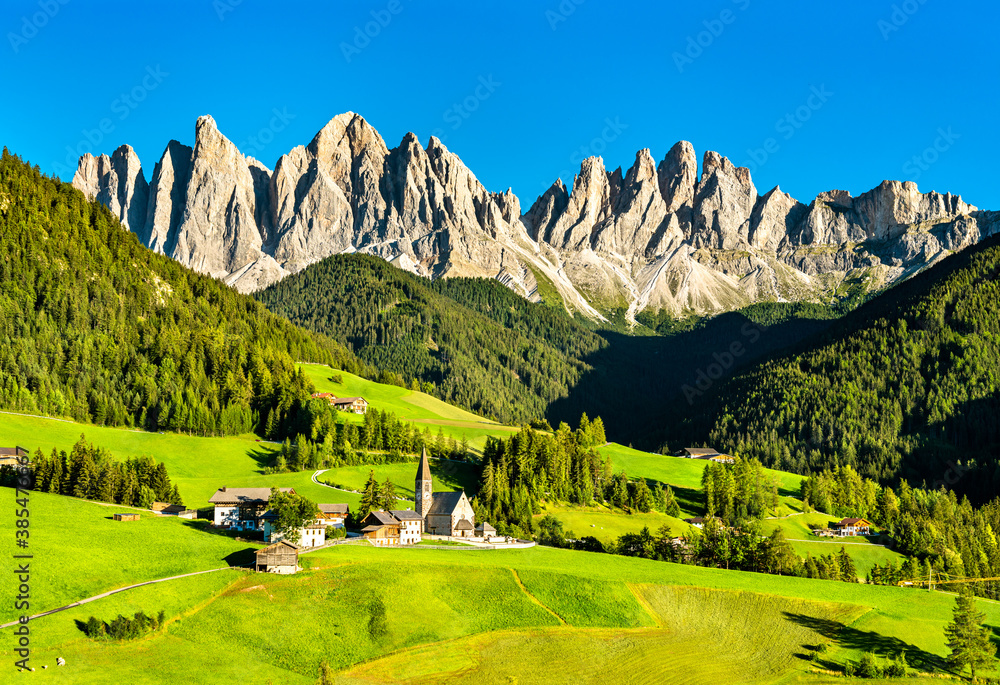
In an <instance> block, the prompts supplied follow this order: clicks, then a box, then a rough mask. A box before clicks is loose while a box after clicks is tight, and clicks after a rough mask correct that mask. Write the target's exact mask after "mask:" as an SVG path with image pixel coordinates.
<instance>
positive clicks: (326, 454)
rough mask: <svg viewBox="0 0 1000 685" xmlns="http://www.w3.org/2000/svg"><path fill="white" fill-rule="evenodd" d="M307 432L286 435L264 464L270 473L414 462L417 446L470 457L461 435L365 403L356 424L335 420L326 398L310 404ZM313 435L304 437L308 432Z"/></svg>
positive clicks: (431, 451)
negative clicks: (434, 429) (361, 418)
mask: <svg viewBox="0 0 1000 685" xmlns="http://www.w3.org/2000/svg"><path fill="white" fill-rule="evenodd" d="M308 412H309V414H310V415H311V416H312V417H314V418H312V419H310V422H309V428H307V429H306V430H308V433H300V434H299V435H298V437H296V438H295V440H291V439H288V438H286V439H285V441H284V442H283V443H282V445H281V448H280V449H279V450H278V452H277V453H276V454H275V456H274V461H273V463H272V464H271V465H270V466H269V467H268V472H269V473H285V472H288V471H305V470H314V469H318V468H327V469H330V468H337V467H340V466H361V465H366V464H401V463H406V462H410V461H414V460H416V458H417V455H418V454H420V452H421V450H423V449H425V448H426V449H427V452H428V454H429V455H430V456H432V457H435V458H439V459H454V460H457V461H466V460H468V459H470V458H471V453H470V452H469V442H468V440H467V439H466V438H465V437H464V436H463V437H462V438H461V439H459V440H456V439H455V438H454V436H447V437H446V436H445V434H444V431H443V430H442V429H441V428H440V427H439V428H438V431H437V434H436V435H435V434H432V433H431V430H430V427H429V426H424V428H423V429H422V430H421V429H420V428H418V427H417V425H416V424H414V423H410V422H408V421H403V420H402V419H400V418H399V417H398V416H396V414H394V413H393V412H391V411H388V410H384V411H380V410H378V409H376V408H375V407H369V408H368V411H367V412H365V416H364V421H362V422H361V423H360V424H358V423H354V422H353V421H347V420H343V417H340V418H338V413H337V412H335V411H333V410H332V409H331V408H329V403H328V402H327V401H326V400H324V399H313V400H311V402H310V403H309V409H308ZM307 435H308V436H311V437H306V436H307Z"/></svg>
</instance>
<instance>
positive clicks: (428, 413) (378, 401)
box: [299, 364, 517, 451]
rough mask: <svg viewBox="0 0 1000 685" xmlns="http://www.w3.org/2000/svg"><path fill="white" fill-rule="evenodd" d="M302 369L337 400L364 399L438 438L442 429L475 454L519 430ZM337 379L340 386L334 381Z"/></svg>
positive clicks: (415, 394)
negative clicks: (497, 438)
mask: <svg viewBox="0 0 1000 685" xmlns="http://www.w3.org/2000/svg"><path fill="white" fill-rule="evenodd" d="M299 368H301V369H302V371H303V372H304V373H305V375H306V376H307V377H308V378H309V379H310V380H311V381H312V382H313V384H314V385H315V386H316V389H317V391H318V392H329V393H333V394H334V395H336V396H338V397H356V396H360V397H364V398H365V399H366V400H368V401H369V402H370V403H371V404H372V405H373V406H375V407H376V408H378V409H381V410H384V411H391V412H393V413H394V414H396V415H397V416H399V417H400V418H401V419H403V420H405V421H409V422H411V423H414V424H416V425H417V427H418V428H420V429H421V430H422V429H423V428H424V427H425V426H426V427H428V428H430V429H431V432H432V434H433V435H435V436H436V435H437V432H438V430H439V429H440V430H441V431H442V432H443V433H444V434H445V435H446V436H448V437H453V438H455V439H456V440H461V439H462V438H463V437H464V438H466V439H467V440H468V441H469V445H470V446H471V447H472V448H473V450H475V451H481V450H482V447H483V443H484V442H485V441H486V437H487V436H490V435H494V436H502V435H509V434H510V433H513V432H515V431H517V429H516V428H512V427H510V426H505V425H503V424H501V423H497V422H496V421H491V420H489V419H484V418H483V417H481V416H477V415H476V414H473V413H471V412H468V411H466V410H464V409H461V408H459V407H456V406H454V405H452V404H448V403H447V402H443V401H442V400H439V399H437V398H436V397H433V396H431V395H428V394H426V393H423V392H419V391H416V390H408V389H406V388H401V387H399V386H396V385H387V384H383V383H376V382H375V381H370V380H366V379H364V378H361V377H360V376H355V375H354V374H351V373H347V372H343V371H333V370H331V369H330V367H328V366H325V365H321V364H300V365H299ZM335 376H336V377H339V378H340V379H341V382H339V383H338V382H334V381H333V380H331V379H332V378H334V377H335ZM342 416H346V419H347V420H349V421H356V422H359V423H360V422H361V421H362V420H363V417H362V416H360V415H358V414H347V415H342Z"/></svg>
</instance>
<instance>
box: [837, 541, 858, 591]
mask: <svg viewBox="0 0 1000 685" xmlns="http://www.w3.org/2000/svg"><path fill="white" fill-rule="evenodd" d="M837 562H838V564H839V566H840V579H841V580H843V581H844V582H847V583H856V582H858V570H857V568H855V566H854V559H852V558H851V555H850V554H848V553H847V549H846V548H844V547H841V548H840V554H839V555H837Z"/></svg>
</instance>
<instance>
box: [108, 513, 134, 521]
mask: <svg viewBox="0 0 1000 685" xmlns="http://www.w3.org/2000/svg"><path fill="white" fill-rule="evenodd" d="M113 518H114V519H115V521H138V520H139V515H138V514H127V513H120V514H115V515H114V517H113Z"/></svg>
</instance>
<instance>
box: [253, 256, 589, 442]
mask: <svg viewBox="0 0 1000 685" xmlns="http://www.w3.org/2000/svg"><path fill="white" fill-rule="evenodd" d="M257 297H258V299H260V301H261V302H263V303H264V304H265V305H267V306H268V308H270V309H271V310H272V311H273V312H275V313H276V314H279V315H281V316H286V317H288V318H289V319H290V320H291V321H292V322H293V323H295V324H298V325H300V326H302V327H304V328H307V329H309V330H312V331H316V332H318V333H323V334H325V335H329V336H330V337H333V338H335V339H337V340H338V341H340V342H342V343H344V344H345V345H349V346H350V347H351V348H352V349H353V350H354V352H356V353H357V355H358V357H360V358H361V359H362V360H364V361H365V362H367V363H369V364H371V365H373V366H375V367H377V368H379V369H382V370H384V371H388V372H392V373H395V374H398V375H399V376H401V377H402V378H403V379H404V381H405V382H406V384H407V385H409V384H411V383H412V382H413V381H417V382H418V383H419V385H420V387H421V388H422V389H424V390H426V391H430V392H431V393H432V394H435V395H437V396H438V397H440V398H441V399H443V400H445V401H448V402H453V403H455V404H458V405H460V406H463V407H467V408H469V409H471V410H472V411H475V412H478V413H480V414H482V415H484V416H488V417H492V418H494V419H496V420H498V421H501V422H503V423H526V422H527V421H529V420H531V419H533V418H537V417H540V416H544V415H545V413H546V411H547V409H548V407H549V405H550V404H552V403H553V402H554V401H556V400H558V399H560V398H565V397H566V396H567V395H568V394H569V392H570V390H571V389H572V388H573V387H574V386H575V385H576V384H577V383H578V382H579V380H580V378H581V376H582V375H583V374H584V373H585V372H586V371H589V370H590V366H589V365H588V364H587V363H586V362H585V361H584V359H585V357H586V356H587V355H589V354H592V353H593V352H595V351H597V350H598V349H600V348H601V347H602V346H603V345H606V342H605V341H604V340H603V339H602V338H601V337H600V336H598V335H597V334H595V333H594V332H592V331H590V330H588V329H587V328H585V327H584V326H582V325H580V324H579V323H577V322H575V321H574V320H573V319H571V318H570V317H569V316H568V315H566V314H565V313H564V312H560V311H557V310H554V309H552V308H551V307H547V306H545V305H542V304H535V303H532V302H529V301H527V300H525V299H524V298H523V297H521V296H519V295H517V294H516V293H514V292H513V291H511V290H510V289H509V288H506V287H505V286H503V285H501V284H500V283H498V282H497V281H495V280H492V279H485V278H480V279H470V278H447V279H439V280H437V281H433V282H432V281H428V280H427V279H424V278H421V277H420V276H416V275H414V274H411V273H408V272H405V271H402V270H400V269H397V268H395V267H393V266H391V265H390V264H388V263H386V262H385V261H384V260H382V259H379V258H377V257H373V256H369V255H358V254H354V255H337V256H334V257H329V258H327V259H324V260H323V261H321V262H319V263H317V264H313V265H312V266H309V267H307V268H306V269H304V270H303V271H301V272H299V273H297V274H294V275H293V276H290V277H289V278H286V279H284V280H282V281H280V282H279V283H276V284H274V285H272V286H271V287H269V288H267V289H266V290H263V291H261V292H260V293H258V294H257Z"/></svg>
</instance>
